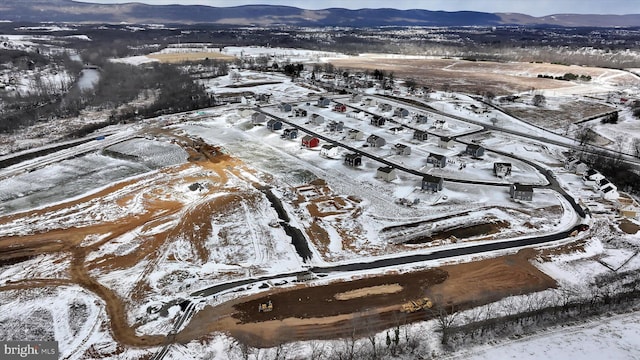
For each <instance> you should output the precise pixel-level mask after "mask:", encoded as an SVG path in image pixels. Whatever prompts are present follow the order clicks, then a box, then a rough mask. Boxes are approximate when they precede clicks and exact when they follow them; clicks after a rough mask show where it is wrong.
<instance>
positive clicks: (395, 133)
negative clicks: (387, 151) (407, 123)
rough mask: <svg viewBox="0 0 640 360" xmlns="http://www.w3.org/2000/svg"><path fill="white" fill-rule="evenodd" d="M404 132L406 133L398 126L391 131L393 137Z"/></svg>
mask: <svg viewBox="0 0 640 360" xmlns="http://www.w3.org/2000/svg"><path fill="white" fill-rule="evenodd" d="M403 131H404V128H403V127H402V126H396V127H392V128H391V129H389V132H391V133H392V134H393V135H398V134H400V133H401V132H403Z"/></svg>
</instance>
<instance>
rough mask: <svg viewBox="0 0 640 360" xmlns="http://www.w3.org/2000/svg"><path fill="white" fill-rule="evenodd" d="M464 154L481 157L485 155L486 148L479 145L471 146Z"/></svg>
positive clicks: (468, 146)
mask: <svg viewBox="0 0 640 360" xmlns="http://www.w3.org/2000/svg"><path fill="white" fill-rule="evenodd" d="M464 152H465V153H466V154H467V155H471V156H473V157H481V156H482V155H484V148H483V147H482V146H480V145H478V144H469V145H467V148H466V149H465V151H464Z"/></svg>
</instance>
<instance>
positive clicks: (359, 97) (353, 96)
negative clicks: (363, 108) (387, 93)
mask: <svg viewBox="0 0 640 360" xmlns="http://www.w3.org/2000/svg"><path fill="white" fill-rule="evenodd" d="M350 102H352V103H356V104H359V103H361V102H362V95H360V94H351V99H350Z"/></svg>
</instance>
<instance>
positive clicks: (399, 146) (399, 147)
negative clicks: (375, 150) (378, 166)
mask: <svg viewBox="0 0 640 360" xmlns="http://www.w3.org/2000/svg"><path fill="white" fill-rule="evenodd" d="M394 146H395V147H397V148H398V149H404V148H407V147H408V146H407V145H405V144H395V145H394Z"/></svg>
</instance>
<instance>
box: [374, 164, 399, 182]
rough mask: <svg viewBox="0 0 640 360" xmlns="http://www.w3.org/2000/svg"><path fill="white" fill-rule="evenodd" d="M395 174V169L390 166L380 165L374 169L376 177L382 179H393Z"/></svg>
mask: <svg viewBox="0 0 640 360" xmlns="http://www.w3.org/2000/svg"><path fill="white" fill-rule="evenodd" d="M397 176H398V174H397V173H396V169H395V168H394V167H391V166H382V167H379V168H378V170H377V171H376V178H378V179H381V180H384V181H393V180H395V179H396V177H397Z"/></svg>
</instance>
